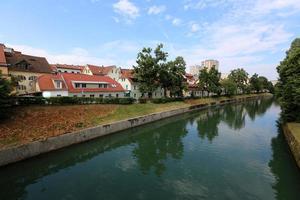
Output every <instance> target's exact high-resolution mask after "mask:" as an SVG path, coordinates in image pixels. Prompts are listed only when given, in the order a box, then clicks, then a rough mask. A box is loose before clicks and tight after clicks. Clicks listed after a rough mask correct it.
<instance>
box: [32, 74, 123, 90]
mask: <svg viewBox="0 0 300 200" xmlns="http://www.w3.org/2000/svg"><path fill="white" fill-rule="evenodd" d="M45 79H48V80H45ZM52 80H63V81H64V82H65V84H66V88H67V90H68V91H69V92H71V93H81V92H123V91H124V89H123V87H122V86H121V85H120V84H119V83H118V82H117V81H115V80H113V79H111V78H110V77H107V76H94V75H92V76H91V75H85V74H71V73H63V74H57V75H52V74H51V75H43V76H41V77H40V78H39V79H38V83H39V85H40V89H41V91H45V90H50V91H51V90H56V89H55V87H54V84H53V81H52ZM73 82H81V83H89V82H102V83H103V82H104V83H108V84H109V86H108V87H107V88H75V87H74V86H73ZM112 85H115V86H116V87H112ZM41 86H42V87H41Z"/></svg>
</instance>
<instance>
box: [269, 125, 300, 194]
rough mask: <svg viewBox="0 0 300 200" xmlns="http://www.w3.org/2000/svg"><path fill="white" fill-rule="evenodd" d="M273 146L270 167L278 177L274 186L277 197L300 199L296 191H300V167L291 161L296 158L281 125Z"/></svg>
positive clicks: (273, 140)
mask: <svg viewBox="0 0 300 200" xmlns="http://www.w3.org/2000/svg"><path fill="white" fill-rule="evenodd" d="M271 146H272V153H273V155H272V159H271V160H270V162H269V167H270V169H271V171H272V173H273V175H274V176H275V179H276V180H275V184H274V185H273V186H272V187H273V189H274V190H275V191H276V199H278V200H283V199H289V200H298V199H299V194H295V192H294V191H295V190H296V191H297V190H298V191H300V182H299V180H300V173H295V171H298V170H299V169H298V167H297V165H296V162H291V160H292V161H293V160H294V158H293V157H292V155H291V152H290V150H289V147H288V144H287V143H286V141H285V138H284V134H283V133H282V129H281V128H280V126H278V135H277V137H275V138H273V139H272V142H271ZM283 163H284V164H283Z"/></svg>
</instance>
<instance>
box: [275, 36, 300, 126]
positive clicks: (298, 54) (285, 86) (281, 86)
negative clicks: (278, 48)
mask: <svg viewBox="0 0 300 200" xmlns="http://www.w3.org/2000/svg"><path fill="white" fill-rule="evenodd" d="M277 72H278V74H279V83H278V84H277V88H276V94H277V96H278V97H279V99H280V102H281V107H282V116H283V119H284V120H286V121H297V122H300V38H297V39H295V40H294V41H293V42H292V44H291V47H290V49H289V50H288V51H287V52H286V57H285V59H284V60H283V61H282V62H280V65H279V66H278V67H277Z"/></svg>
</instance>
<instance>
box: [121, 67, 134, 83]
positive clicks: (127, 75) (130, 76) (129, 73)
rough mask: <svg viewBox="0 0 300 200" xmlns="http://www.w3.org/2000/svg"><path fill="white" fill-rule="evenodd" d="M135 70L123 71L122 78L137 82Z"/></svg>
mask: <svg viewBox="0 0 300 200" xmlns="http://www.w3.org/2000/svg"><path fill="white" fill-rule="evenodd" d="M133 73H134V71H133V69H121V78H127V79H128V80H129V81H131V82H135V81H136V79H135V78H134V74H133Z"/></svg>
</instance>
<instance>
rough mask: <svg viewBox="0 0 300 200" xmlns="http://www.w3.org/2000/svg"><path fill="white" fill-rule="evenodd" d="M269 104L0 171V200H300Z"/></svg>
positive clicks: (175, 121)
mask: <svg viewBox="0 0 300 200" xmlns="http://www.w3.org/2000/svg"><path fill="white" fill-rule="evenodd" d="M279 114H280V107H279V106H278V105H277V104H276V103H275V102H273V100H272V99H270V98H267V99H262V100H253V101H249V102H244V103H239V104H231V105H226V106H223V107H219V108H212V109H208V110H203V111H198V112H194V113H189V114H185V115H181V116H177V117H173V118H169V119H165V120H161V121H159V122H155V123H152V124H148V125H145V126H142V127H139V128H134V129H131V130H127V131H123V132H120V133H118V134H114V135H110V136H107V137H103V138H99V139H96V140H93V141H91V142H86V143H83V144H79V145H75V146H72V147H69V148H65V149H61V150H58V151H55V152H52V153H48V154H44V155H41V156H38V157H36V158H33V159H29V160H26V161H23V162H19V163H16V164H13V165H9V166H6V167H2V168H0V199H1V200H11V199H12V200H15V199H37V200H44V199H53V200H54V199H55V200H56V199H66V200H67V199H80V200H81V199H89V200H90V199H104V200H110V199H126V200H127V199H128V200H133V199H154V200H155V199H163V200H167V199H172V200H173V199H222V200H223V199H243V200H244V199H264V200H265V199H287V200H293V199H295V200H299V199H300V170H299V169H298V168H297V166H296V163H295V161H294V160H293V157H292V156H291V154H290V152H289V149H288V146H287V144H286V141H285V140H284V136H283V134H282V133H281V130H280V129H279V128H278V127H277V120H278V118H279Z"/></svg>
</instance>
